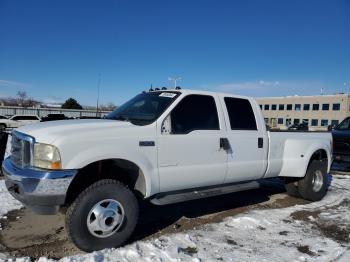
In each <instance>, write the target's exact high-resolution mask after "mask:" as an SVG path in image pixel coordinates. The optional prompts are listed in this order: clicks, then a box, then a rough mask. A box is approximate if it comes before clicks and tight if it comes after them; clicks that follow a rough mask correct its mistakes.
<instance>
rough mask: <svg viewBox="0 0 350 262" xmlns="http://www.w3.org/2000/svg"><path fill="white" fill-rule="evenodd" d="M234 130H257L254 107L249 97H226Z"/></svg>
mask: <svg viewBox="0 0 350 262" xmlns="http://www.w3.org/2000/svg"><path fill="white" fill-rule="evenodd" d="M224 101H225V105H226V108H227V113H228V116H229V119H230V125H231V129H232V130H257V127H256V120H255V115H254V112H253V108H252V106H251V104H250V102H249V100H247V99H243V98H233V97H225V98H224Z"/></svg>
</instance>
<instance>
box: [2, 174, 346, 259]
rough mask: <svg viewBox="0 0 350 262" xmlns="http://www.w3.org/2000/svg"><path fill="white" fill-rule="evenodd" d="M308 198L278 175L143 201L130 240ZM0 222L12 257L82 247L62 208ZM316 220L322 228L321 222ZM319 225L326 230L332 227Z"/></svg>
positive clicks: (5, 250) (55, 256)
mask: <svg viewBox="0 0 350 262" xmlns="http://www.w3.org/2000/svg"><path fill="white" fill-rule="evenodd" d="M306 203H308V201H306V200H302V199H297V198H293V197H290V196H287V195H286V194H285V192H284V187H283V184H282V183H281V182H279V181H277V180H272V181H268V182H266V183H264V184H263V185H262V187H261V188H260V189H256V190H250V191H246V192H239V193H233V194H229V195H224V196H218V197H212V198H208V199H201V200H195V201H190V202H186V203H179V204H173V205H168V206H154V205H152V204H149V203H145V204H144V205H143V206H142V210H141V216H140V217H141V218H140V221H139V225H138V227H137V229H136V231H135V232H134V235H133V237H132V239H131V240H130V242H133V241H136V240H141V239H150V238H155V237H159V236H161V235H164V234H169V233H176V232H181V231H186V230H190V229H196V228H200V227H201V226H203V225H205V224H208V223H216V222H221V221H222V220H223V219H224V218H226V217H228V216H233V215H236V214H240V213H244V212H247V211H249V210H252V209H269V208H281V207H289V206H293V205H296V204H306ZM345 204H346V205H348V204H349V203H345ZM315 215H317V214H315ZM293 216H295V217H293V219H299V220H302V219H306V218H307V217H308V216H309V214H303V213H299V214H298V213H297V214H293ZM0 223H1V227H2V228H3V230H2V231H0V232H1V233H0V253H8V254H10V255H12V256H15V257H22V256H29V257H31V258H33V259H36V258H39V257H41V256H46V257H49V258H53V259H59V258H61V257H64V256H69V255H74V254H78V253H82V251H80V250H78V249H77V248H75V246H74V245H73V244H72V243H71V242H70V241H69V240H68V238H67V235H66V231H65V228H64V215H63V214H58V215H54V216H38V215H35V214H33V213H32V212H31V211H30V210H28V209H21V210H17V211H13V212H10V213H9V214H8V216H7V220H3V221H1V220H0ZM315 226H318V227H319V228H320V229H322V225H315ZM323 230H324V232H325V234H327V232H328V231H329V230H330V229H327V228H324V229H323ZM327 230H328V231H327ZM344 237H346V236H345V235H339V238H344ZM300 248H301V249H303V247H300ZM305 252H306V251H305Z"/></svg>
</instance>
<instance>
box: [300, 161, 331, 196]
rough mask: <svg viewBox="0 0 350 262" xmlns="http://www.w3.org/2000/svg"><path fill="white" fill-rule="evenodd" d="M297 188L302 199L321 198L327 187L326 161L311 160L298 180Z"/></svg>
mask: <svg viewBox="0 0 350 262" xmlns="http://www.w3.org/2000/svg"><path fill="white" fill-rule="evenodd" d="M298 189H299V193H300V195H301V196H302V198H304V199H307V200H311V201H318V200H321V199H322V198H323V197H324V196H325V195H326V193H327V189H328V176H327V161H326V160H313V161H312V162H311V163H310V165H309V167H308V169H307V172H306V175H305V177H304V178H303V179H301V180H299V182H298Z"/></svg>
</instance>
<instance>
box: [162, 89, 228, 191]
mask: <svg viewBox="0 0 350 262" xmlns="http://www.w3.org/2000/svg"><path fill="white" fill-rule="evenodd" d="M217 104H220V102H219V98H218V97H214V96H210V95H187V96H185V97H183V98H182V100H181V101H179V103H178V104H176V105H175V106H174V108H173V109H172V110H171V112H170V114H168V115H167V116H166V117H165V118H164V119H160V120H159V122H160V125H159V126H158V132H159V133H158V167H159V179H160V190H161V192H166V191H174V190H182V189H189V188H197V187H204V186H212V185H217V184H222V183H223V182H224V179H225V175H226V169H227V153H226V151H224V150H222V149H221V148H220V138H221V137H222V136H223V135H225V132H226V131H225V128H224V125H223V124H222V122H223V115H222V111H221V107H219V108H218V107H217ZM218 109H220V110H218Z"/></svg>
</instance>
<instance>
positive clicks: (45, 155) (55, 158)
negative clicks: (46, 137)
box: [33, 143, 62, 169]
mask: <svg viewBox="0 0 350 262" xmlns="http://www.w3.org/2000/svg"><path fill="white" fill-rule="evenodd" d="M33 166H35V167H40V168H45V169H61V167H62V166H61V156H60V153H59V152H58V149H57V147H55V146H52V145H47V144H41V143H36V144H34V159H33Z"/></svg>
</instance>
